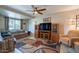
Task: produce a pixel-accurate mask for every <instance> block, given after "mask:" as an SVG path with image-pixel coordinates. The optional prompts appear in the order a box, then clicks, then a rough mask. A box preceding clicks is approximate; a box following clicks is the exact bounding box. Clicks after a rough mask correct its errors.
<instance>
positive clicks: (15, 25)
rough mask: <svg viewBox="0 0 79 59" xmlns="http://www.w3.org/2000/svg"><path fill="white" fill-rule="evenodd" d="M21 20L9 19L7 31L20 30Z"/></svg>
mask: <svg viewBox="0 0 79 59" xmlns="http://www.w3.org/2000/svg"><path fill="white" fill-rule="evenodd" d="M20 29H21V20H17V19H12V18H9V30H20Z"/></svg>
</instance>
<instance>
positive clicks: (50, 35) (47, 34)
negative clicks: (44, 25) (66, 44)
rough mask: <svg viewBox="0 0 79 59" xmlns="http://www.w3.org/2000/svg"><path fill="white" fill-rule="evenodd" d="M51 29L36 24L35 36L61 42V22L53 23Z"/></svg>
mask: <svg viewBox="0 0 79 59" xmlns="http://www.w3.org/2000/svg"><path fill="white" fill-rule="evenodd" d="M50 26H51V30H40V25H39V24H38V25H35V37H36V38H42V39H45V40H46V39H48V40H51V41H52V42H55V43H58V42H59V24H51V25H50Z"/></svg>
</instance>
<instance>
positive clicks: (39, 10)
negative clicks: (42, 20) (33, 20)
mask: <svg viewBox="0 0 79 59" xmlns="http://www.w3.org/2000/svg"><path fill="white" fill-rule="evenodd" d="M44 10H46V9H45V8H44V9H39V10H38V11H44Z"/></svg>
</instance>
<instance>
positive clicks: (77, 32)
mask: <svg viewBox="0 0 79 59" xmlns="http://www.w3.org/2000/svg"><path fill="white" fill-rule="evenodd" d="M68 36H69V37H70V38H72V37H79V30H70V31H69V32H68Z"/></svg>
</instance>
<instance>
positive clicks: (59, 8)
mask: <svg viewBox="0 0 79 59" xmlns="http://www.w3.org/2000/svg"><path fill="white" fill-rule="evenodd" d="M34 6H36V7H39V8H46V9H47V10H46V11H44V12H43V13H44V15H51V14H54V13H58V12H64V11H69V10H73V9H78V8H79V5H34ZM6 7H8V8H7V9H8V10H9V9H14V10H17V11H19V12H22V13H24V14H27V15H30V16H33V12H30V11H28V10H33V9H32V6H31V5H6ZM11 11H13V10H11ZM17 11H16V12H17Z"/></svg>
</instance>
